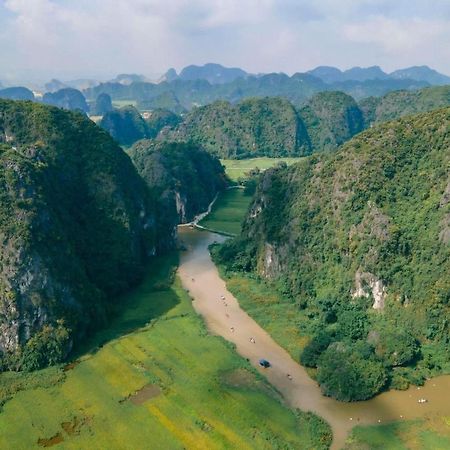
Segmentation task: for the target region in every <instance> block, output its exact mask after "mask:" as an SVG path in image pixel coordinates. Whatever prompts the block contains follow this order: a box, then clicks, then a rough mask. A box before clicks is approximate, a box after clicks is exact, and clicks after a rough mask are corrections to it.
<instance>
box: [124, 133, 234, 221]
mask: <svg viewBox="0 0 450 450" xmlns="http://www.w3.org/2000/svg"><path fill="white" fill-rule="evenodd" d="M130 156H131V159H132V161H133V163H134V164H135V166H136V168H137V171H138V173H139V174H140V175H141V176H142V178H143V179H144V180H145V181H146V183H147V185H148V186H149V188H150V191H151V192H152V195H153V196H154V197H155V198H160V199H162V200H163V203H164V207H163V208H164V209H166V210H170V211H174V212H175V211H176V214H175V215H172V219H171V220H172V223H174V224H179V223H188V222H190V221H192V220H193V219H194V217H195V216H196V215H197V214H200V213H202V212H204V211H206V209H207V208H208V205H209V204H210V203H211V201H212V200H213V199H214V197H215V196H216V195H217V193H218V192H219V191H221V190H223V189H224V188H225V187H226V185H227V182H226V178H225V171H224V168H223V166H222V165H221V163H220V161H219V160H218V159H217V158H216V157H215V156H213V155H211V154H209V153H208V152H206V151H205V150H203V149H202V148H201V147H199V146H198V145H195V144H181V143H157V142H154V141H150V140H142V141H139V142H137V143H136V144H135V145H134V146H133V147H132V149H131V150H130Z"/></svg>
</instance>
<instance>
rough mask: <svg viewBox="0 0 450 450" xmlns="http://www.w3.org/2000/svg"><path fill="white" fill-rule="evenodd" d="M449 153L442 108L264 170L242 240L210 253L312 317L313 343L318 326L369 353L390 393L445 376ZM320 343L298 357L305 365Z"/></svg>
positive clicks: (449, 362)
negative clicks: (381, 370)
mask: <svg viewBox="0 0 450 450" xmlns="http://www.w3.org/2000/svg"><path fill="white" fill-rule="evenodd" d="M449 148H450V109H449V108H447V109H442V110H437V111H433V112H430V113H426V114H422V115H418V116H412V117H407V118H403V119H399V120H397V121H395V122H389V123H387V124H384V125H380V126H378V127H375V128H374V129H372V130H370V131H366V132H364V133H361V134H359V135H358V136H356V137H354V138H353V139H352V140H351V141H350V142H348V143H347V144H345V145H343V146H342V148H341V149H340V150H338V151H337V152H336V153H333V154H328V155H326V154H325V155H315V156H312V157H309V158H305V159H304V160H302V161H301V162H299V163H298V164H296V165H294V166H291V167H288V168H284V169H282V168H278V169H269V170H267V171H266V172H265V173H264V174H262V175H261V176H260V181H259V185H258V188H257V192H256V196H255V200H254V203H253V205H252V207H251V208H250V211H249V215H248V217H247V219H246V221H245V223H244V226H243V233H242V235H241V236H240V237H238V238H236V239H234V240H231V241H229V242H227V243H226V244H224V245H223V246H222V247H221V248H220V250H218V251H217V250H216V251H215V254H216V257H217V258H218V260H219V262H221V263H223V264H224V265H225V266H226V268H227V269H228V270H233V271H237V270H240V271H248V272H250V275H251V276H254V275H255V274H256V275H259V276H262V277H264V278H266V279H269V280H272V281H273V282H274V283H275V284H276V286H277V287H278V288H279V289H280V291H281V292H282V293H283V294H284V295H285V296H286V297H288V298H289V299H290V301H291V302H295V304H296V305H298V308H299V311H300V312H299V314H300V313H301V314H302V317H303V316H306V317H308V318H309V319H310V323H309V325H308V327H309V328H308V332H309V334H310V335H313V336H314V335H316V334H317V333H318V331H319V330H324V331H326V332H329V333H330V334H331V335H333V336H335V339H336V340H339V341H342V342H344V343H345V345H346V346H350V347H351V348H352V351H351V352H350V354H351V355H353V356H354V354H355V352H356V353H358V352H362V351H364V352H366V353H367V354H371V359H373V360H374V361H378V362H379V363H380V364H382V365H383V366H384V367H385V368H386V370H387V372H388V375H389V379H390V381H391V382H392V383H393V385H396V386H401V385H403V386H404V384H405V383H409V382H411V381H415V382H420V380H423V379H424V378H425V377H429V376H432V375H433V374H437V373H440V372H442V371H448V370H449V369H450V355H449V353H448V345H449V343H450V336H449V317H450V301H449V299H450V277H449V273H450V245H449V243H450V209H449V208H450V184H449V183H450V181H449V178H448V174H449V167H450V152H449ZM374 307H376V308H377V310H375V309H374ZM358 342H365V343H366V346H368V347H366V348H363V347H361V346H358V347H357V348H356V347H355V345H356V343H358ZM316 345H317V343H316V342H315V341H314V339H313V341H311V348H310V349H308V352H311V355H309V354H308V352H306V354H305V359H306V361H309V364H310V365H314V364H315V363H316V362H315V358H316V356H317V354H318V353H320V350H321V347H320V346H319V345H317V347H318V348H319V350H317V348H316ZM425 349H426V351H425ZM446 350H447V351H446ZM353 356H352V358H353ZM378 362H377V364H378ZM317 364H318V368H319V371H320V365H321V363H320V360H319V362H318V363H317ZM399 366H403V367H399ZM330 367H331V365H330ZM377 367H378V366H377ZM400 369H402V370H401V371H400ZM403 369H404V371H403ZM330 370H331V369H330ZM322 373H324V372H322ZM322 379H325V376H324V377H323V378H322ZM371 386H378V384H377V383H372V384H371ZM329 392H330V395H334V394H333V393H334V392H337V391H335V390H333V389H330V390H329ZM339 395H340V394H339Z"/></svg>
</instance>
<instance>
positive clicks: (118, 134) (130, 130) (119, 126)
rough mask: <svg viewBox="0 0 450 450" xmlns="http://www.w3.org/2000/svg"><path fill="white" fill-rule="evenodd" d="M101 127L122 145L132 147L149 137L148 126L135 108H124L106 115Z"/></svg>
mask: <svg viewBox="0 0 450 450" xmlns="http://www.w3.org/2000/svg"><path fill="white" fill-rule="evenodd" d="M100 126H101V127H102V128H104V129H105V130H106V131H108V133H109V134H110V135H111V136H112V137H113V138H114V139H115V140H116V141H117V142H118V143H119V144H121V145H132V144H134V143H135V142H136V141H138V140H139V139H144V138H146V137H147V125H146V123H145V120H144V119H143V118H142V117H141V115H140V114H139V111H138V110H137V109H136V108H134V107H133V106H124V107H123V108H120V109H115V110H113V111H110V112H108V113H106V114H105V115H104V116H103V118H102V120H101V122H100Z"/></svg>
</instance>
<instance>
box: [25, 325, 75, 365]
mask: <svg viewBox="0 0 450 450" xmlns="http://www.w3.org/2000/svg"><path fill="white" fill-rule="evenodd" d="M69 345H70V339H69V330H67V329H66V328H65V327H64V323H63V322H62V321H58V323H57V325H56V326H52V325H44V327H43V328H42V330H40V331H39V332H38V333H36V334H35V335H34V336H33V337H32V338H31V339H30V340H29V341H28V342H27V343H26V344H25V347H24V348H23V351H22V355H21V361H20V362H21V364H20V366H19V367H18V369H19V370H26V371H32V370H37V369H40V368H41V367H46V366H51V365H54V364H56V363H58V362H60V361H62V360H63V358H64V357H65V356H66V354H67V351H68V349H69Z"/></svg>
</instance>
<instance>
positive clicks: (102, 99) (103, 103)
mask: <svg viewBox="0 0 450 450" xmlns="http://www.w3.org/2000/svg"><path fill="white" fill-rule="evenodd" d="M113 109H114V108H113V105H112V102H111V97H110V96H109V95H108V94H104V93H103V94H100V95H99V96H98V97H97V100H96V101H95V106H94V108H93V110H92V111H91V114H92V115H94V116H103V115H104V114H106V113H108V112H110V111H112V110H113Z"/></svg>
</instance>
